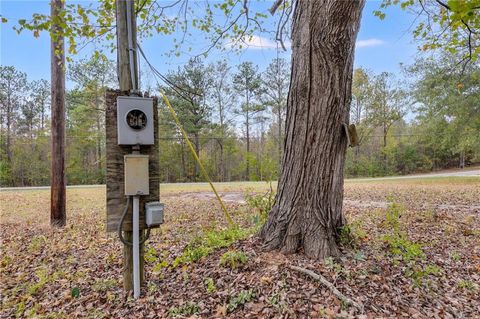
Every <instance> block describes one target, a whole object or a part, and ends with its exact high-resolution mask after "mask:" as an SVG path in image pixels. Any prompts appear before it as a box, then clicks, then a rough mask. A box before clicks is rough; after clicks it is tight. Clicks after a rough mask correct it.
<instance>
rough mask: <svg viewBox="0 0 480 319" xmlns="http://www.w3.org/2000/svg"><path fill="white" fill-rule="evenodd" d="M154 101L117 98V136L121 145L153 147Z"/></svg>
mask: <svg viewBox="0 0 480 319" xmlns="http://www.w3.org/2000/svg"><path fill="white" fill-rule="evenodd" d="M154 125H155V123H154V119H153V99H152V98H143V97H135V96H118V97H117V135H118V144H119V145H137V144H138V145H153V144H154V138H153V129H154Z"/></svg>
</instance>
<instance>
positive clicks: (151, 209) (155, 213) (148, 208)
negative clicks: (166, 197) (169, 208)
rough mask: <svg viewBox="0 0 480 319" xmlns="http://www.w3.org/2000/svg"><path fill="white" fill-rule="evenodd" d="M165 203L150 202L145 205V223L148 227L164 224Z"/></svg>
mask: <svg viewBox="0 0 480 319" xmlns="http://www.w3.org/2000/svg"><path fill="white" fill-rule="evenodd" d="M163 208H164V206H163V203H160V202H150V203H146V204H145V223H146V224H147V226H148V227H153V226H158V225H161V224H163Z"/></svg>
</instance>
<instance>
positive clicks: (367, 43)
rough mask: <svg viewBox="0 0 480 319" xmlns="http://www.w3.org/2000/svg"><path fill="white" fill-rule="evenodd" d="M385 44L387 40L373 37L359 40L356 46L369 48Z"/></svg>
mask: <svg viewBox="0 0 480 319" xmlns="http://www.w3.org/2000/svg"><path fill="white" fill-rule="evenodd" d="M383 44H385V41H383V40H379V39H375V38H372V39H366V40H358V41H357V43H356V47H357V48H368V47H376V46H379V45H383Z"/></svg>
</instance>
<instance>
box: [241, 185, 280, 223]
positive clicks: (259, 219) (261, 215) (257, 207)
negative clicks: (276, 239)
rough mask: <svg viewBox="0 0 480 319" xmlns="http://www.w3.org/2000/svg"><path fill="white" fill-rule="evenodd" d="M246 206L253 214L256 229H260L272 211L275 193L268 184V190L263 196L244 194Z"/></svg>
mask: <svg viewBox="0 0 480 319" xmlns="http://www.w3.org/2000/svg"><path fill="white" fill-rule="evenodd" d="M245 201H246V202H247V205H248V206H249V207H250V208H251V209H252V210H253V211H254V212H255V215H254V220H253V221H254V224H255V226H256V228H257V229H258V228H260V227H262V226H263V224H264V223H265V222H266V221H267V217H268V214H269V213H270V211H271V210H272V207H273V204H274V203H275V191H274V190H273V188H272V184H271V183H270V189H269V190H268V192H267V193H265V194H260V195H258V194H250V193H246V194H245Z"/></svg>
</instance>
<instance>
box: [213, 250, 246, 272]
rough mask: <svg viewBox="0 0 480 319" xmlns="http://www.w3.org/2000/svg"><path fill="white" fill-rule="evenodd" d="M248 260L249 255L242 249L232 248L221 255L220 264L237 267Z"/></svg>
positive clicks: (232, 267)
mask: <svg viewBox="0 0 480 319" xmlns="http://www.w3.org/2000/svg"><path fill="white" fill-rule="evenodd" d="M247 261H248V256H247V255H245V253H243V252H241V251H236V250H230V251H227V252H226V253H224V254H223V255H222V257H220V266H222V267H228V268H231V269H235V268H237V267H238V266H241V265H243V264H245V263H246V262H247Z"/></svg>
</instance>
